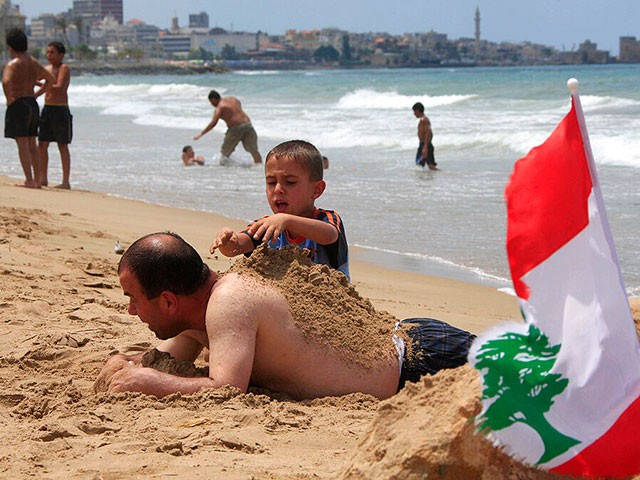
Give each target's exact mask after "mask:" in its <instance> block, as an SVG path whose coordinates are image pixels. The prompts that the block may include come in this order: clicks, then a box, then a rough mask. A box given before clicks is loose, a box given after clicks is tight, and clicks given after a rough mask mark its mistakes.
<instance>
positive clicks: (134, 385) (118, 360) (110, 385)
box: [94, 330, 220, 397]
mask: <svg viewBox="0 0 640 480" xmlns="http://www.w3.org/2000/svg"><path fill="white" fill-rule="evenodd" d="M156 348H157V349H158V350H160V351H161V352H167V353H169V354H170V355H171V356H172V357H174V358H175V359H176V360H186V361H189V362H192V361H194V360H195V359H196V357H197V356H198V354H199V353H200V352H201V351H202V348H203V345H202V341H201V336H200V333H199V332H196V331H194V330H185V331H183V332H182V333H180V334H179V335H177V336H175V337H173V338H170V339H168V340H165V341H164V342H162V343H161V344H160V345H158V346H157V347H156ZM142 355H143V354H139V355H135V356H125V355H115V356H114V357H112V358H111V359H109V361H108V362H107V363H106V365H105V366H104V368H103V369H102V372H101V373H100V375H99V376H98V379H97V380H96V383H95V384H94V391H104V390H107V389H108V391H110V392H129V391H131V392H142V393H146V394H147V395H155V396H156V397H164V396H165V395H169V394H171V393H175V392H181V393H193V392H196V391H198V390H200V389H201V388H212V387H216V386H220V385H216V384H215V382H212V380H211V379H210V378H201V377H199V378H185V377H178V376H176V375H171V374H168V373H164V372H160V371H158V370H155V369H153V368H146V367H140V366H139V363H140V361H141V359H142Z"/></svg>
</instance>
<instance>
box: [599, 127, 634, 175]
mask: <svg viewBox="0 0 640 480" xmlns="http://www.w3.org/2000/svg"><path fill="white" fill-rule="evenodd" d="M590 143H591V150H592V151H593V158H594V160H595V162H596V165H619V166H627V167H636V168H640V134H636V133H635V132H634V134H633V135H624V134H622V135H600V134H595V135H590Z"/></svg>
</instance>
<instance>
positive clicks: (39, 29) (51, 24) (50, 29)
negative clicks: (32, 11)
mask: <svg viewBox="0 0 640 480" xmlns="http://www.w3.org/2000/svg"><path fill="white" fill-rule="evenodd" d="M58 36H60V38H62V34H61V32H60V31H59V30H56V17H55V15H53V14H52V13H43V14H42V15H40V16H39V17H34V18H32V19H31V35H30V36H29V41H30V42H32V43H33V45H34V46H36V47H43V46H46V45H48V44H49V42H51V41H52V40H59V39H60V38H58Z"/></svg>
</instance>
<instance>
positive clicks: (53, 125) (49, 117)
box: [36, 42, 73, 189]
mask: <svg viewBox="0 0 640 480" xmlns="http://www.w3.org/2000/svg"><path fill="white" fill-rule="evenodd" d="M65 51H66V50H65V48H64V45H63V44H62V43H60V42H51V43H50V44H49V46H48V47H47V60H48V61H49V65H48V66H47V67H46V69H47V71H48V72H49V73H51V75H53V77H54V78H55V82H54V83H53V84H51V85H48V86H47V87H46V88H45V87H44V86H43V87H42V88H41V89H40V90H38V91H37V92H36V97H39V96H40V95H42V94H43V93H44V94H45V96H44V108H43V109H42V113H41V114H40V124H39V126H38V130H39V132H38V149H39V150H40V183H42V185H45V186H46V185H48V183H49V180H48V178H47V168H48V166H49V151H48V150H49V143H50V142H56V143H57V144H58V151H59V152H60V160H61V162H62V183H61V184H60V185H57V186H56V188H64V189H69V188H71V184H70V183H69V174H70V170H71V156H70V154H69V144H70V143H71V138H72V136H73V125H72V119H73V117H72V116H71V112H70V111H69V105H68V103H69V102H68V98H67V89H68V88H69V80H70V79H71V72H70V71H69V67H67V65H66V64H64V63H62V59H63V58H64V54H65Z"/></svg>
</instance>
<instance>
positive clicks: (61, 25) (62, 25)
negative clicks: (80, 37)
mask: <svg viewBox="0 0 640 480" xmlns="http://www.w3.org/2000/svg"><path fill="white" fill-rule="evenodd" d="M56 28H58V29H60V30H62V37H63V38H64V43H66V44H67V45H69V39H68V38H67V19H66V18H64V17H63V16H62V15H58V16H57V17H56Z"/></svg>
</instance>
